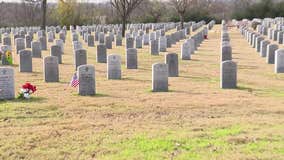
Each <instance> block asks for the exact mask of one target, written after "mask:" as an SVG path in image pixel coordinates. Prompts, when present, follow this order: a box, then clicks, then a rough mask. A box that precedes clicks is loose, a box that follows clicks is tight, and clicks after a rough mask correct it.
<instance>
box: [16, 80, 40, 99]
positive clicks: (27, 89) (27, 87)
mask: <svg viewBox="0 0 284 160" xmlns="http://www.w3.org/2000/svg"><path fill="white" fill-rule="evenodd" d="M36 90H37V88H36V86H35V85H32V84H31V83H28V82H27V83H25V84H24V85H22V88H21V91H20V92H19V95H18V98H19V99H29V98H30V96H31V94H33V93H35V92H36Z"/></svg>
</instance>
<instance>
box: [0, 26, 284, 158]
mask: <svg viewBox="0 0 284 160" xmlns="http://www.w3.org/2000/svg"><path fill="white" fill-rule="evenodd" d="M229 32H230V37H231V44H232V48H233V52H232V53H233V55H232V56H233V60H234V61H236V62H237V64H238V88H237V89H225V90H223V89H220V85H219V83H220V78H219V77H220V76H219V74H220V64H219V62H220V45H221V44H220V37H221V36H220V35H221V27H220V25H216V26H214V28H213V29H212V30H210V31H209V39H208V40H205V41H204V42H203V43H202V44H201V46H200V47H199V49H198V51H196V52H195V54H194V55H192V60H190V61H186V60H180V45H181V44H182V43H181V42H179V43H177V44H176V45H174V46H173V47H172V48H169V49H168V52H175V53H178V54H179V70H180V73H179V75H180V76H179V77H177V78H169V85H170V86H169V89H170V91H169V92H160V93H153V92H151V78H152V68H151V67H152V64H153V63H156V62H164V59H165V57H164V54H165V53H162V54H160V55H159V56H153V55H152V56H151V55H150V53H149V46H146V47H143V49H138V68H139V69H138V70H127V69H126V67H125V65H124V64H125V44H124V46H122V47H115V46H114V45H113V49H111V50H108V54H111V53H117V54H120V55H121V56H122V80H107V78H106V77H107V76H106V64H101V63H96V59H95V53H96V48H95V47H87V45H86V44H85V43H84V48H86V49H87V54H88V64H94V65H95V72H96V73H95V74H96V90H97V95H96V96H86V97H83V96H78V94H77V91H76V89H74V88H70V87H68V84H69V82H70V79H71V77H72V75H73V73H74V65H73V61H74V60H73V56H72V54H73V52H72V45H71V37H70V32H68V35H67V42H66V44H65V53H64V55H63V64H60V68H59V72H60V82H59V83H45V82H43V70H42V66H43V64H42V63H43V62H42V59H36V58H33V66H34V67H33V70H34V72H33V73H19V72H18V71H17V70H18V66H17V65H14V68H15V74H16V75H15V81H16V82H15V83H16V84H15V86H16V88H20V86H21V84H23V83H25V82H26V81H29V82H32V83H33V84H35V85H37V87H38V91H37V92H36V93H35V95H33V98H32V99H30V100H27V101H22V100H13V101H2V102H0V157H1V159H109V160H116V159H127V160H129V159H153V160H154V159H155V160H156V159H157V160H158V159H174V160H189V159H205V160H207V159H274V160H280V159H284V143H283V142H284V134H283V133H284V125H283V124H284V119H283V116H284V108H283V106H284V88H283V86H284V75H283V74H282V75H281V74H277V75H276V74H274V72H273V71H274V70H273V67H274V65H268V64H266V63H265V59H264V58H261V57H260V56H259V55H258V53H257V52H256V51H255V49H253V48H251V47H250V46H249V44H248V43H247V41H246V40H245V39H244V38H243V37H242V36H241V34H240V33H239V31H238V30H237V29H235V28H233V29H230V30H229ZM50 45H51V44H50V43H49V46H50ZM96 45H97V42H96ZM48 48H49V49H50V47H48ZM43 55H44V56H47V55H49V51H43ZM16 64H18V61H17V60H16Z"/></svg>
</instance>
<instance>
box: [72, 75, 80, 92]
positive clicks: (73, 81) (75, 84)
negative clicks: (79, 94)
mask: <svg viewBox="0 0 284 160" xmlns="http://www.w3.org/2000/svg"><path fill="white" fill-rule="evenodd" d="M79 83H80V82H79V79H78V76H77V73H76V72H75V73H74V75H73V77H72V80H71V82H70V86H71V87H74V88H76V87H77V86H78V85H79Z"/></svg>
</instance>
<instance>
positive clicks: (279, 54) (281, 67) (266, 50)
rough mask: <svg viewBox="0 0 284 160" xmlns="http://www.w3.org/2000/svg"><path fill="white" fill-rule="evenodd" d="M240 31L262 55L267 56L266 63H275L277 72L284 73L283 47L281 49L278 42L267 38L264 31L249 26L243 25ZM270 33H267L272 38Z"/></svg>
mask: <svg viewBox="0 0 284 160" xmlns="http://www.w3.org/2000/svg"><path fill="white" fill-rule="evenodd" d="M268 30H269V29H268ZM269 32H270V31H269ZM240 33H241V34H242V35H243V36H244V37H245V38H246V40H247V41H248V43H249V44H250V45H251V46H252V47H253V48H255V49H256V51H257V52H258V53H259V55H260V56H261V57H263V58H266V63H268V64H274V72H275V73H284V50H283V49H279V46H278V45H277V44H275V43H272V42H271V41H270V40H267V39H266V38H265V35H264V34H263V33H259V32H255V31H252V30H250V28H249V27H248V26H242V27H241V28H240ZM269 34H271V33H269ZM269 34H268V35H267V36H268V37H267V38H268V39H270V37H269ZM278 35H279V34H278ZM272 37H273V36H272ZM271 40H274V39H271ZM278 43H279V41H278ZM280 44H281V43H280Z"/></svg>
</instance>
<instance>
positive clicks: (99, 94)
mask: <svg viewBox="0 0 284 160" xmlns="http://www.w3.org/2000/svg"><path fill="white" fill-rule="evenodd" d="M73 95H74V96H78V97H98V98H99V97H111V96H110V95H108V94H103V93H96V94H95V95H85V96H81V95H79V94H78V93H74V94H73Z"/></svg>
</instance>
